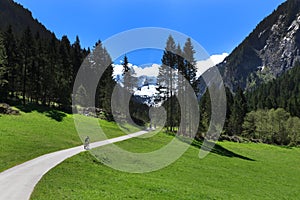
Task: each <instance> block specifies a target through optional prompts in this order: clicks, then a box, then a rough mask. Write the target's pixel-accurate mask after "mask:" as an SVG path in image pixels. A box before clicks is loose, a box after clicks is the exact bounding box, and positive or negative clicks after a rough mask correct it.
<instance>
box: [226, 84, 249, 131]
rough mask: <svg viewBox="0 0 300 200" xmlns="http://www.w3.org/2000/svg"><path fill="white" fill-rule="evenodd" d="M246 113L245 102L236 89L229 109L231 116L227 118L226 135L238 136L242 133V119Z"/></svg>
mask: <svg viewBox="0 0 300 200" xmlns="http://www.w3.org/2000/svg"><path fill="white" fill-rule="evenodd" d="M246 113H247V102H246V99H245V96H244V93H243V90H242V89H241V88H238V90H237V92H236V94H235V96H234V100H233V106H232V109H231V115H230V118H229V125H228V131H229V132H228V134H229V135H240V134H241V133H242V131H243V122H244V117H245V116H246Z"/></svg>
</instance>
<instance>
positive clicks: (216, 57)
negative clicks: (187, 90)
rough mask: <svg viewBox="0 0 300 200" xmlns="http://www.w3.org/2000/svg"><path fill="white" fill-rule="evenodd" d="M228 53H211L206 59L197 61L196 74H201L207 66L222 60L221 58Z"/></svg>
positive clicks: (209, 66)
mask: <svg viewBox="0 0 300 200" xmlns="http://www.w3.org/2000/svg"><path fill="white" fill-rule="evenodd" d="M228 55H229V54H228V53H223V54H218V55H212V56H210V58H209V59H207V60H200V61H197V76H198V77H199V76H201V75H202V74H203V73H204V72H205V71H206V70H208V69H209V68H211V67H213V66H215V65H217V64H219V63H221V62H223V60H224V59H225V58H226V57H227V56H228Z"/></svg>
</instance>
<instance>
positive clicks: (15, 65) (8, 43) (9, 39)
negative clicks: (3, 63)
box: [3, 26, 21, 97]
mask: <svg viewBox="0 0 300 200" xmlns="http://www.w3.org/2000/svg"><path fill="white" fill-rule="evenodd" d="M3 38H4V45H5V49H6V54H7V70H8V77H7V78H8V82H9V85H8V90H9V92H10V93H11V95H12V96H13V97H16V96H17V94H16V93H17V91H18V90H19V89H20V88H18V84H17V83H18V77H20V76H21V74H20V69H19V59H18V48H17V41H16V39H15V36H14V33H13V30H12V27H11V26H9V27H8V28H7V30H6V31H5V33H4V36H3Z"/></svg>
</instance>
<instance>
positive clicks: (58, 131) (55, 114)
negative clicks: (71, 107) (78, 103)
mask: <svg viewBox="0 0 300 200" xmlns="http://www.w3.org/2000/svg"><path fill="white" fill-rule="evenodd" d="M77 117H78V119H79V121H80V123H84V124H85V125H86V126H85V127H90V128H89V129H88V130H87V131H86V132H87V135H92V133H93V132H94V130H93V127H92V126H89V124H94V123H95V122H99V124H100V126H101V128H102V130H103V132H104V133H105V134H107V135H106V136H107V138H114V137H118V136H121V135H123V132H122V131H121V130H120V128H119V127H118V126H117V125H116V124H115V123H113V122H107V121H104V120H98V119H95V118H91V117H85V116H77ZM127 129H129V130H130V131H132V132H133V131H135V129H133V128H130V127H127ZM91 139H93V137H91ZM93 141H94V139H93ZM81 144H82V142H81V140H80V137H79V135H78V134H77V131H76V128H75V125H74V119H73V115H70V114H66V113H63V112H60V111H56V110H52V109H44V108H39V109H36V108H35V109H30V110H28V109H27V110H24V111H22V112H21V115H19V116H12V115H0V160H1V162H0V172H1V171H3V170H5V169H8V168H11V167H13V166H15V165H18V164H21V163H23V162H25V161H28V160H30V159H33V158H36V157H38V156H41V155H43V154H46V153H50V152H54V151H58V150H62V149H66V148H71V147H74V146H78V145H81Z"/></svg>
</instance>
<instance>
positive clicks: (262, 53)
mask: <svg viewBox="0 0 300 200" xmlns="http://www.w3.org/2000/svg"><path fill="white" fill-rule="evenodd" d="M299 61H300V1H299V0H288V1H286V2H284V3H283V4H282V5H280V6H279V7H278V8H277V9H276V10H275V11H274V12H273V13H272V14H271V15H269V16H268V17H266V18H265V19H264V20H263V21H262V22H261V23H259V24H258V25H257V27H256V28H255V29H254V30H253V32H252V33H251V34H250V35H249V36H248V37H247V38H246V39H245V40H244V41H243V42H242V43H241V44H240V45H239V46H238V47H237V48H235V49H234V50H233V52H232V53H231V54H230V55H229V56H228V57H227V58H226V59H225V60H224V61H223V62H222V63H220V64H219V65H218V66H217V67H218V68H219V69H220V71H221V73H222V75H223V79H224V82H225V84H226V85H227V86H228V87H229V88H230V89H231V90H232V91H236V89H237V88H238V87H241V88H242V89H246V90H253V89H254V88H256V87H257V86H258V85H259V84H261V83H264V82H268V81H270V80H272V79H273V78H276V77H278V76H280V75H281V74H282V73H283V72H285V71H287V70H289V69H291V68H292V67H293V66H294V65H295V63H296V62H299Z"/></svg>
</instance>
